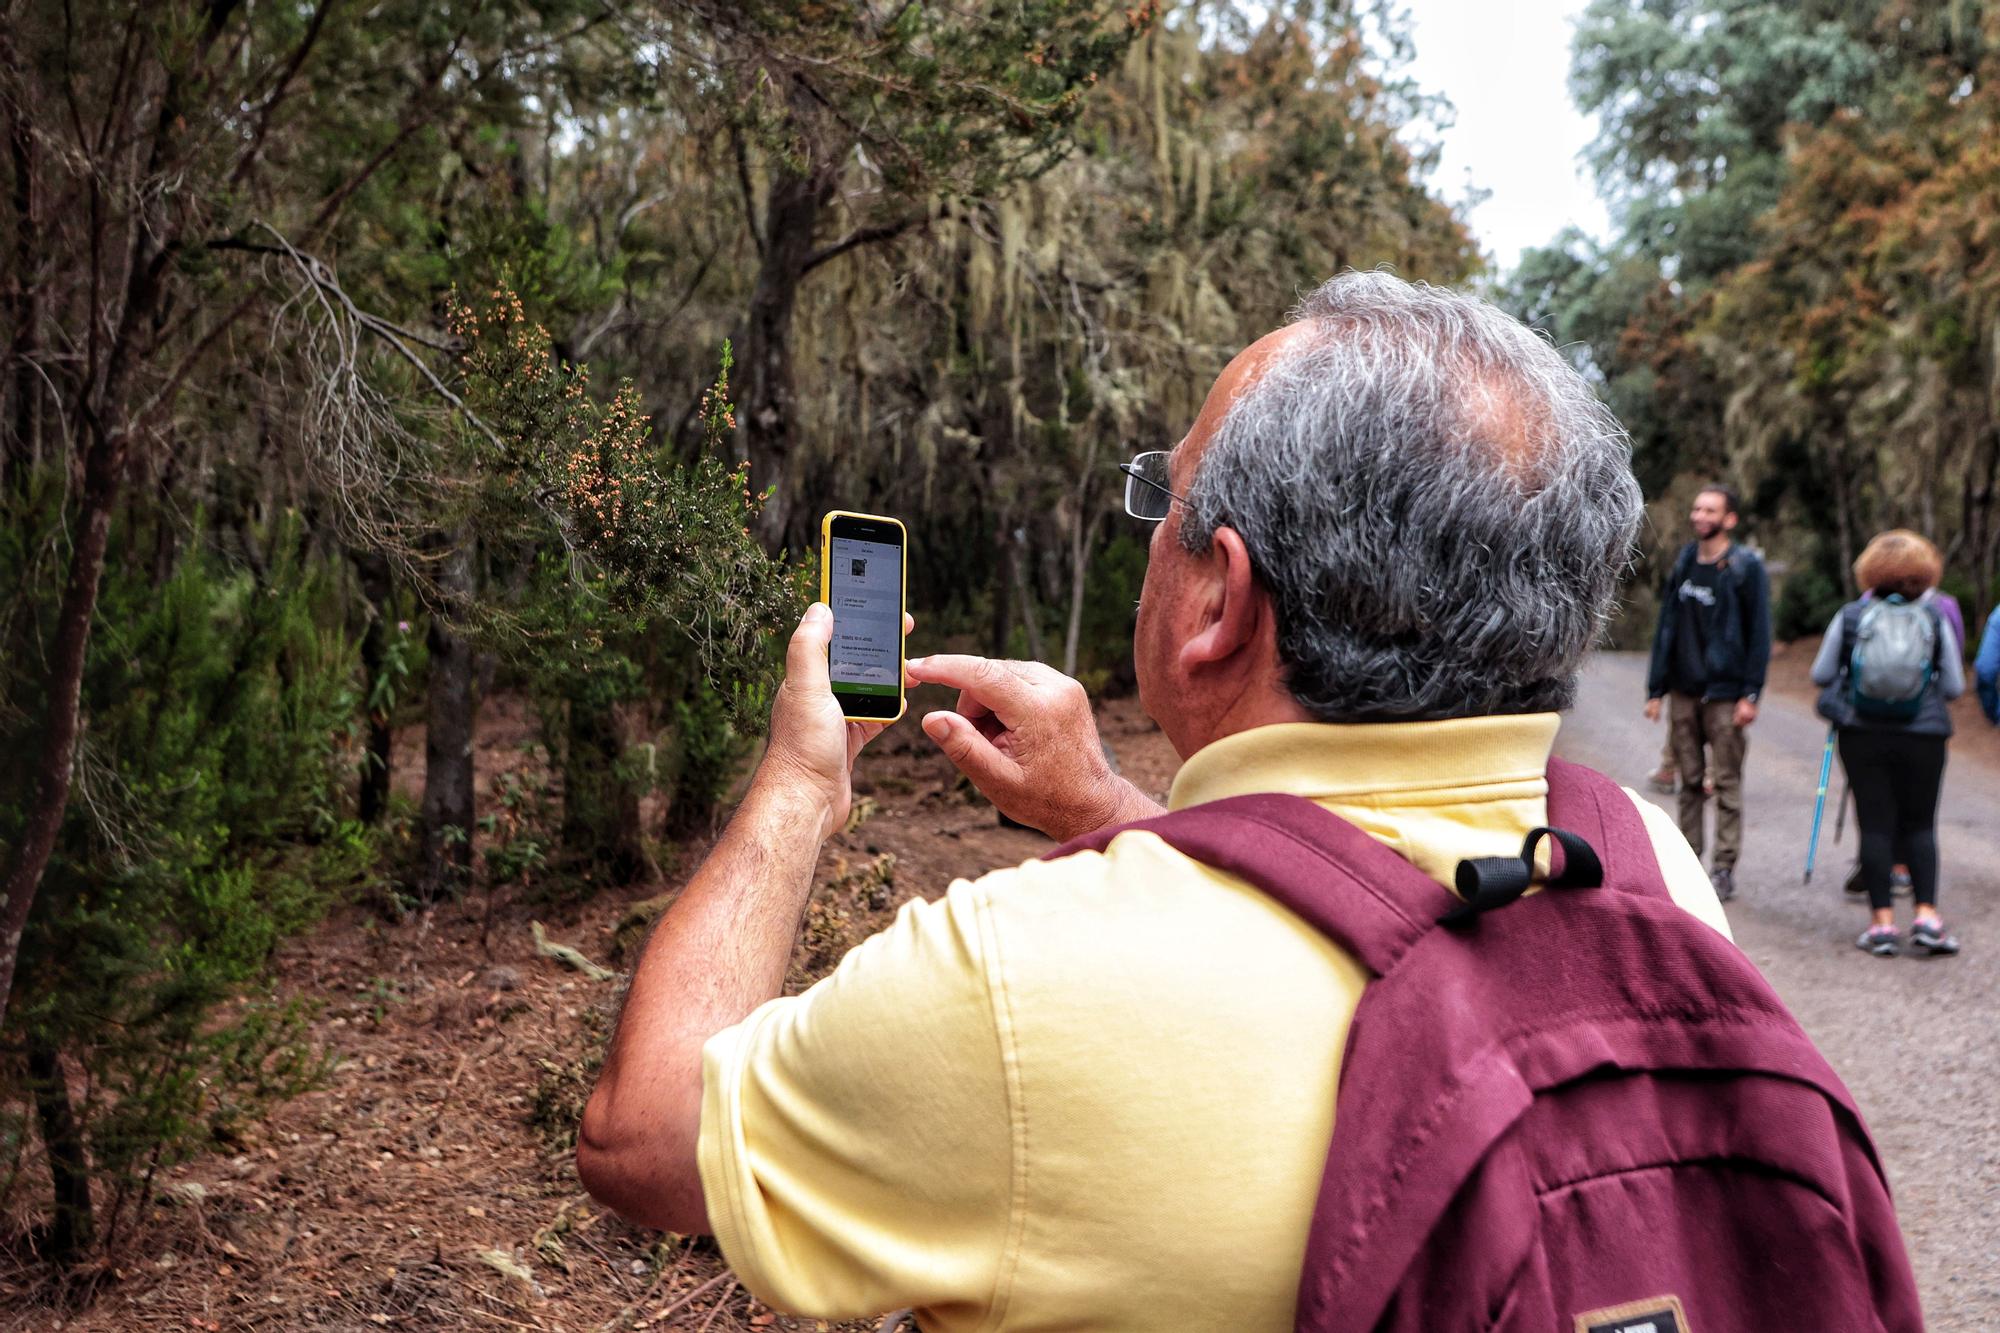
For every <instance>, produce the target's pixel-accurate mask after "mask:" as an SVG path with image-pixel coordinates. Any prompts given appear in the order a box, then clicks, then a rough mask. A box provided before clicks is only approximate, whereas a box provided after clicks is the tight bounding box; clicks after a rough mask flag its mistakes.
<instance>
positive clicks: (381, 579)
mask: <svg viewBox="0 0 2000 1333" xmlns="http://www.w3.org/2000/svg"><path fill="white" fill-rule="evenodd" d="M348 556H349V558H350V559H352V560H353V561H354V572H355V574H356V575H357V576H358V577H359V579H360V581H361V595H362V596H363V597H365V598H367V599H368V608H369V616H368V628H367V629H366V630H365V631H364V632H363V633H362V635H361V672H362V679H363V688H364V689H365V690H366V691H367V698H368V700H369V707H368V741H367V746H366V749H365V750H364V751H363V753H362V756H361V782H360V790H359V791H358V793H357V794H356V798H355V813H356V815H357V816H359V818H360V820H361V822H362V823H364V824H373V823H374V822H375V821H376V820H378V819H380V818H381V817H382V812H383V811H384V810H385V809H387V808H388V805H389V784H390V779H391V778H392V777H393V776H394V770H393V768H392V765H393V764H394V763H395V732H394V731H393V730H392V729H391V727H390V722H391V716H390V706H389V701H388V697H387V694H386V688H387V687H386V686H385V685H384V683H383V680H382V669H383V668H382V663H383V658H384V656H385V655H386V651H387V647H388V643H389V634H390V628H389V616H390V614H391V607H390V605H389V598H390V596H391V594H392V592H393V587H394V585H393V583H392V582H391V578H390V573H389V560H388V557H386V556H384V555H383V554H382V553H381V552H380V551H350V552H349V553H348ZM378 698H379V706H378V702H377V701H378Z"/></svg>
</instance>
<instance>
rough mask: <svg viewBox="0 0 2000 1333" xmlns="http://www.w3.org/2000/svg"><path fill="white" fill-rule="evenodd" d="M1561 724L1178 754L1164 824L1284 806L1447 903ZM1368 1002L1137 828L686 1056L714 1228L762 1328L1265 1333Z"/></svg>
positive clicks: (1218, 747) (1662, 838) (1655, 829)
mask: <svg viewBox="0 0 2000 1333" xmlns="http://www.w3.org/2000/svg"><path fill="white" fill-rule="evenodd" d="M1557 725H1558V719H1557V717H1556V716H1555V715H1554V714H1537V715H1534V716H1528V717H1509V718H1472V719H1464V720H1458V721H1451V722H1424V723H1409V724H1395V725H1371V726H1320V725H1311V724H1296V725H1284V726H1272V727H1263V728H1259V729H1256V730H1254V731H1249V732H1243V733H1239V734H1237V735H1234V736H1230V737H1227V738H1225V739H1223V740H1220V741H1217V742H1216V743H1215V744H1213V745H1211V746H1209V747H1208V748H1206V749H1204V750H1203V751H1201V753H1199V754H1197V755H1195V756H1194V757H1193V758H1192V759H1190V760H1188V762H1187V764H1186V765H1185V766H1184V767H1183V768H1182V769H1181V772H1180V774H1179V776H1178V777H1177V778H1176V779H1175V781H1174V788H1173V794H1172V797H1171V799H1170V801H1169V804H1170V805H1171V806H1173V807H1175V808H1178V807H1181V806H1186V805H1193V804H1197V803H1200V802H1203V801H1210V800H1216V799H1218V798H1221V797H1224V796H1236V795H1241V794H1244V793H1250V792H1289V793H1292V794H1295V795H1299V796H1305V797H1309V798H1311V799H1313V800H1316V801H1318V802H1319V803H1320V804H1322V805H1324V806H1326V807H1327V808H1328V809H1330V810H1332V811H1334V812H1335V813H1336V814H1339V815H1340V816H1342V817H1343V818H1345V819H1347V820H1349V821H1350V822H1352V823H1354V824H1356V825H1358V826H1360V827H1361V828H1363V829H1365V830H1367V831H1368V832H1369V833H1370V834H1372V835H1374V836H1375V837H1377V838H1380V839H1381V840H1382V841H1383V842H1386V843H1387V844H1388V845H1389V846H1391V847H1393V848H1395V849H1396V850H1397V851H1398V852H1400V853H1402V854H1403V855H1404V856H1406V857H1408V858H1409V859H1410V861H1411V862H1413V863H1414V864H1415V865H1416V866H1418V867H1419V868H1420V869H1422V870H1423V871H1424V872H1425V873H1426V874H1428V875H1431V876H1432V877H1433V878H1435V879H1437V880H1438V881H1439V882H1440V883H1444V884H1447V885H1448V884H1449V883H1450V881H1451V876H1452V870H1453V868H1454V867H1455V866H1456V865H1457V864H1458V861H1459V859H1460V858H1461V857H1468V856H1509V855H1518V854H1519V852H1520V847H1521V839H1522V836H1523V835H1524V834H1525V833H1526V832H1527V830H1528V829H1530V828H1533V827H1534V826H1536V825H1538V824H1542V823H1544V822H1546V819H1545V812H1546V806H1547V800H1546V797H1547V783H1546V781H1545V780H1544V777H1543V773H1544V770H1545V769H1546V768H1547V766H1548V759H1549V750H1550V747H1551V746H1552V745H1553V744H1554V741H1555V735H1556V728H1557ZM1633 800H1634V801H1635V802H1637V804H1638V807H1639V809H1640V811H1641V812H1642V813H1643V814H1644V816H1645V819H1646V825H1647V828H1648V830H1649V831H1650V832H1651V834H1652V837H1653V843H1654V846H1655V848H1656V849H1657V850H1658V852H1659V858H1660V865H1661V868H1662V870H1663V871H1664V872H1665V874H1666V878H1667V883H1668V885H1669V886H1670V887H1671V889H1672V890H1673V894H1674V898H1675V900H1676V901H1677V902H1679V903H1680V904H1681V905H1682V906H1683V907H1685V908H1687V910H1688V911H1690V912H1692V913H1693V914H1694V915H1696V916H1698V917H1700V918H1701V919H1702V920H1703V921H1706V922H1708V923H1709V924H1710V925H1712V926H1714V927H1715V928H1716V929H1717V930H1719V931H1722V932H1723V933H1725V934H1727V933H1728V925H1727V923H1726V922H1725V921H1724V919H1723V915H1722V909H1721V907H1720V905H1719V904H1718V903H1717V902H1716V899H1715V894H1714V892H1713V891H1712V890H1711V889H1710V887H1709V883H1708V878H1707V876H1706V875H1704V874H1703V873H1702V869H1701V865H1700V863H1699V862H1698V861H1697V860H1696V859H1695V856H1694V854H1693V852H1691V851H1690V850H1689V848H1688V845H1687V842H1686V841H1685V840H1684V839H1683V838H1682V837H1681V835H1680V832H1679V831H1678V830H1677V829H1676V828H1675V827H1674V825H1673V823H1672V822H1671V821H1670V820H1668V819H1667V817H1666V816H1665V815H1664V813H1662V812H1660V811H1659V810H1657V809H1656V808H1655V807H1653V806H1652V805H1651V804H1649V803H1647V802H1645V801H1640V800H1638V798H1637V797H1636V796H1634V797H1633ZM1366 977H1367V974H1366V973H1365V972H1364V971H1363V970H1362V968H1361V967H1360V965H1359V964H1357V963H1356V962H1355V961H1354V960H1353V959H1351V958H1350V957H1348V956H1347V954H1346V953H1345V952H1344V951H1342V950H1340V949H1338V948H1336V947H1335V946H1334V945H1333V944H1331V943H1329V942H1328V941H1327V940H1326V939H1325V938H1324V937H1323V936H1321V935H1319V934H1318V933H1317V932H1315V931H1314V930H1313V929H1312V928H1311V927H1309V926H1307V925H1305V924H1304V923H1303V922H1301V921H1300V920H1299V919H1298V918H1297V917H1294V916H1293V915H1291V913H1289V912H1287V911H1286V910H1285V909H1284V908H1282V907H1279V906H1278V905H1277V904H1276V903H1274V902H1272V901H1271V900H1270V899H1268V898H1266V897H1265V896H1264V895H1263V894H1261V893H1259V892H1257V891H1256V890H1254V889H1252V888H1250V887H1249V886H1248V885H1246V884H1245V883H1243V882H1242V881H1241V880H1238V879H1235V878H1232V877H1231V876H1228V875H1224V874H1219V873H1217V872H1216V871H1213V870H1210V869H1208V868H1207V867H1206V866H1203V865H1201V864H1199V863H1197V862H1195V861H1191V860H1189V859H1188V858H1186V857H1184V856H1182V855H1180V854H1179V853H1178V852H1176V851H1174V850H1173V849H1171V848H1170V847H1168V846H1167V845H1166V844H1165V843H1163V842H1161V841H1160V839H1158V838H1157V837H1154V836H1153V835H1152V834H1149V833H1128V834H1125V835H1123V836H1121V837H1119V838H1117V839H1116V840H1115V841H1113V842H1112V843H1111V844H1110V845H1109V846H1108V847H1107V848H1105V850H1104V851H1103V852H1102V853H1086V854H1081V855H1077V856H1072V857H1067V858H1064V859H1062V860H1058V861H1049V862H1041V861H1030V862H1028V863H1027V864H1025V865H1021V866H1017V867H1015V868H1014V869H1011V870H998V871H995V872H993V873H992V874H989V875H986V876H983V877H982V878H980V879H978V880H975V881H971V882H967V881H965V880H959V881H956V882H954V883H953V884H952V885H951V887H950V889H949V890H948V891H947V892H946V893H945V895H944V897H943V898H941V899H939V900H937V901H935V902H923V901H913V902H910V903H907V904H905V905H904V907H903V909H902V911H901V912H899V913H898V914H897V917H896V920H895V922H894V924H892V925H891V926H890V927H889V928H888V929H887V930H884V931H883V932H882V933H881V934H879V935H876V936H874V937H873V938H872V939H869V940H867V941H866V942H864V943H863V944H861V945H860V946H859V947H857V948H856V949H854V950H853V951H852V952H851V953H849V954H848V955H847V957H846V958H845V959H843V960H842V962H841V963H840V966H839V967H838V968H836V969H835V970H834V972H833V973H832V974H831V975H830V976H828V977H827V978H825V979H824V980H823V981H821V982H820V983H819V984H818V985H816V986H814V987H813V988H812V989H811V990H809V991H807V992H806V993H805V994H803V995H800V996H796V997H792V998H786V999H778V1000H773V1001H771V1002H770V1003H769V1004H766V1005H764V1006H763V1007H761V1008H759V1009H758V1010H757V1011H756V1012H755V1013H753V1014H751V1015H750V1016H749V1017H748V1018H746V1019H745V1020H744V1021H743V1022H742V1023H740V1024H738V1025H737V1026H736V1027H734V1028H731V1029H729V1030H727V1031H725V1032H721V1033H718V1034H717V1035H716V1036H715V1037H713V1038H711V1039H710V1041H709V1042H708V1045H707V1048H706V1050H705V1052H704V1071H703V1074H704V1094H703V1106H702V1120H701V1147H700V1161H701V1179H702V1188H703V1192H704V1195H705V1196H706V1199H707V1203H708V1215H709V1220H710V1222H711V1224H712V1225H713V1226H714V1228H715V1233H716V1237H717V1239H718V1240H719V1242H720V1243H721V1246H722V1251H723V1253H724V1254H725V1255H726V1256H727V1257H728V1259H729V1262H730V1263H731V1265H733V1266H734V1268H735V1270H736V1272H737V1273H738V1275H740V1276H741V1278H742V1279H743V1281H744V1283H745V1285H746V1286H748V1287H749V1288H750V1290H751V1291H752V1292H754V1293H756V1295H757V1296H758V1297H759V1298H760V1299H762V1300H764V1301H766V1302H768V1303H770V1304H772V1305H775V1306H778V1307H780V1308H782V1309H787V1310H794V1311H799V1312H804V1313H810V1314H816V1315H821V1316H826V1317H855V1316H861V1315H868V1314H875V1313H879V1312H881V1311H884V1310H889V1309H894V1308H898V1307H901V1306H916V1307H917V1308H918V1309H919V1311H920V1314H921V1319H922V1323H923V1326H924V1327H925V1328H926V1329H949V1330H972V1329H998V1328H1007V1329H1093V1330H1096V1329H1106V1330H1110V1329H1132V1330H1141V1329H1148V1330H1152V1329H1175V1330H1187V1331H1190V1333H1192V1331H1194V1330H1209V1329H1213V1330H1225V1329H1226V1330H1232V1333H1235V1331H1240V1330H1271V1331H1272V1333H1280V1331H1281V1330H1287V1329H1290V1328H1291V1326H1292V1306H1293V1297H1294V1295H1295V1293H1296V1291H1297V1288H1298V1280H1299V1265H1300V1262H1301V1259H1302V1256H1303V1255H1304V1252H1305V1237H1306V1227H1307V1222H1308V1221H1309V1219H1310V1217H1311V1214H1312V1207H1313V1200H1314V1197H1315V1194H1316V1191H1317V1190H1318V1187H1319V1181H1320V1174H1321V1170H1322V1168H1323V1166H1324V1164H1325V1159H1326V1146H1327V1141H1328V1137H1329V1134H1330V1132H1331V1129H1332V1124H1333V1105H1334V1091H1335V1087H1336V1084H1337V1080H1338V1078H1339V1075H1340V1060H1341V1053H1342V1046H1343V1044H1344V1042H1345V1040H1346V1036H1347V1025H1348V1022H1349V1020H1350V1019H1351V1017H1352V1016H1353V1013H1354V1008H1355V1005H1356V1004H1357V1003H1358V1002H1359V1000H1360V997H1361V990H1362V986H1363V984H1364V982H1365V981H1366Z"/></svg>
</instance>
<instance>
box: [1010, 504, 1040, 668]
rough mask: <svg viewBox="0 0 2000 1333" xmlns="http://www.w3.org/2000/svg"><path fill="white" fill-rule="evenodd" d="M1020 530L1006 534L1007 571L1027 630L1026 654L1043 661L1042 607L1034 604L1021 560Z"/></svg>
mask: <svg viewBox="0 0 2000 1333" xmlns="http://www.w3.org/2000/svg"><path fill="white" fill-rule="evenodd" d="M1021 545H1022V540H1021V534H1020V530H1019V529H1016V530H1015V531H1014V532H1012V533H1009V534H1008V539H1007V572H1008V574H1009V575H1010V576H1011V577H1012V578H1013V580H1014V593H1015V597H1016V600H1017V601H1018V602H1019V603H1020V606H1021V625H1022V627H1023V628H1025V629H1026V630H1027V631H1028V656H1029V658H1030V659H1032V660H1033V661H1036V662H1045V661H1047V660H1048V658H1047V656H1046V655H1045V654H1044V653H1043V652H1042V609H1041V608H1040V607H1039V606H1037V605H1036V604H1035V590H1034V588H1033V587H1031V586H1030V585H1029V582H1028V575H1027V571H1026V568H1025V566H1024V564H1023V562H1022V560H1021Z"/></svg>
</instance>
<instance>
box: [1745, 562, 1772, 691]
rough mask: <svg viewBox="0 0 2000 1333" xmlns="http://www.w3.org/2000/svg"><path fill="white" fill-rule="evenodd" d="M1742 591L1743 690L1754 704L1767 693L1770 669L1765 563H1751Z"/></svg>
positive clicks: (1769, 611)
mask: <svg viewBox="0 0 2000 1333" xmlns="http://www.w3.org/2000/svg"><path fill="white" fill-rule="evenodd" d="M1749 574H1750V577H1749V578H1748V579H1747V580H1746V581H1745V586H1744V589H1743V689H1744V693H1745V695H1746V696H1747V697H1748V698H1750V699H1752V700H1754V699H1756V698H1757V696H1759V695H1761V694H1762V693H1763V692H1764V677H1765V675H1766V674H1767V673H1768V672H1769V671H1770V669H1771V580H1770V577H1769V576H1768V575H1767V574H1765V572H1764V562H1763V561H1762V560H1756V559H1753V560H1751V561H1750V570H1749Z"/></svg>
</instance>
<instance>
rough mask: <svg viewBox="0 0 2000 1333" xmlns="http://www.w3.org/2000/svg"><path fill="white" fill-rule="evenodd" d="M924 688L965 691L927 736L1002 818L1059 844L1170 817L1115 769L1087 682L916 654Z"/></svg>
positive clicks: (934, 716) (1025, 665) (1037, 668)
mask: <svg viewBox="0 0 2000 1333" xmlns="http://www.w3.org/2000/svg"><path fill="white" fill-rule="evenodd" d="M908 675H909V677H910V679H911V680H912V681H915V682H917V683H919V684H931V685H949V686H952V687H953V688H955V689H957V690H958V692H959V693H958V707H957V710H956V711H954V712H936V713H929V714H926V715H925V717H924V734H925V735H927V736H929V737H930V738H931V739H932V740H933V741H935V742H936V743H937V746H938V748H939V749H941V750H943V751H944V753H945V757H946V758H948V759H950V760H951V762H952V763H953V764H955V765H956V766H957V767H958V771H959V772H961V773H963V774H965V776H966V777H967V778H969V779H971V781H972V785H973V786H975V787H977V788H978V789H979V790H980V792H981V793H982V794H984V795H985V797H986V799H987V800H989V801H991V802H993V804H994V805H995V806H997V807H999V809H1000V811H1001V813H1002V814H1004V815H1006V816H1007V817H1008V818H1009V819H1012V820H1015V821H1016V822H1018V823H1022V824H1026V825H1028V826H1029V827H1030V828H1037V829H1040V830H1041V831H1042V832H1044V833H1046V834H1048V835H1049V836H1050V837H1051V838H1054V839H1056V840H1057V841H1058V842H1066V841H1068V840H1069V839H1071V838H1074V837H1077V836H1079V835H1080V834H1084V833H1090V832H1093V831H1095V830H1097V829H1100V828H1104V827H1105V826H1107V825H1110V824H1123V823H1127V822H1129V821H1131V820H1134V819H1145V818H1147V817H1149V816H1151V815H1156V814H1159V813H1160V809H1161V808H1160V806H1159V805H1158V803H1156V802H1154V801H1153V800H1151V799H1150V798H1148V797H1147V796H1146V794H1145V793H1143V792H1141V791H1140V790H1139V789H1138V788H1137V787H1134V786H1133V785H1132V784H1131V783H1129V782H1127V781H1125V780H1124V779H1123V778H1121V777H1119V776H1118V775H1117V774H1116V773H1113V772H1112V771H1111V765H1110V764H1109V763H1108V762H1106V760H1105V758H1104V746H1103V744H1102V742H1100V741H1099V740H1098V737H1097V721H1096V719H1095V718H1093V717H1092V716H1091V712H1090V696H1089V695H1088V694H1086V693H1085V692H1084V688H1083V686H1082V685H1080V684H1078V683H1077V682H1076V681H1074V680H1072V679H1070V678H1069V677H1068V676H1065V675H1063V674H1062V672H1060V671H1057V670H1056V669H1055V668H1053V667H1049V666H1044V665H1042V664H1041V663H1040V662H1010V661H1001V660H997V659H994V658H988V657H967V656H963V655H960V654H957V653H938V654H935V655H934V656H931V657H913V658H911V659H910V661H909V666H908Z"/></svg>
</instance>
